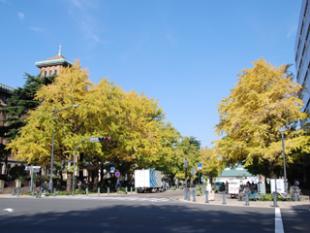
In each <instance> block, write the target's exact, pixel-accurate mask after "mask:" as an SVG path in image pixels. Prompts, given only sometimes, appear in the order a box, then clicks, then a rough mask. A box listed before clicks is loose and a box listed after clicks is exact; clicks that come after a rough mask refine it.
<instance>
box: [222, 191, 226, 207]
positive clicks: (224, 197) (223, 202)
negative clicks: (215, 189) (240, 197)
mask: <svg viewBox="0 0 310 233" xmlns="http://www.w3.org/2000/svg"><path fill="white" fill-rule="evenodd" d="M222 194H223V195H222V198H223V201H222V204H223V205H226V204H227V202H226V193H225V192H223V193H222Z"/></svg>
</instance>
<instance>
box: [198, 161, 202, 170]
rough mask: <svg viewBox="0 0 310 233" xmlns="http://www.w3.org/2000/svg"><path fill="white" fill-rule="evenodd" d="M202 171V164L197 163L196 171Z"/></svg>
mask: <svg viewBox="0 0 310 233" xmlns="http://www.w3.org/2000/svg"><path fill="white" fill-rule="evenodd" d="M201 169H202V163H198V165H197V170H198V171H200V170H201Z"/></svg>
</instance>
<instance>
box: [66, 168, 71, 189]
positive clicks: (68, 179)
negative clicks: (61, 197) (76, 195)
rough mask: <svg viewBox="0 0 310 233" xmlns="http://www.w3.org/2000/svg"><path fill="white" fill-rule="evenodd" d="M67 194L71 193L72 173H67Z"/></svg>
mask: <svg viewBox="0 0 310 233" xmlns="http://www.w3.org/2000/svg"><path fill="white" fill-rule="evenodd" d="M66 191H67V192H71V191H72V172H67V188H66Z"/></svg>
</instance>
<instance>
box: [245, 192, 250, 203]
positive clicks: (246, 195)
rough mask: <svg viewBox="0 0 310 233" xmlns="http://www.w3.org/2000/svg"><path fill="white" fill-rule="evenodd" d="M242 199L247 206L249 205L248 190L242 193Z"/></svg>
mask: <svg viewBox="0 0 310 233" xmlns="http://www.w3.org/2000/svg"><path fill="white" fill-rule="evenodd" d="M244 200H245V205H246V206H249V205H250V203H249V192H245V193H244Z"/></svg>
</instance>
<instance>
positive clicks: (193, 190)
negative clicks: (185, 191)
mask: <svg viewBox="0 0 310 233" xmlns="http://www.w3.org/2000/svg"><path fill="white" fill-rule="evenodd" d="M192 200H193V202H196V188H192Z"/></svg>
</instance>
